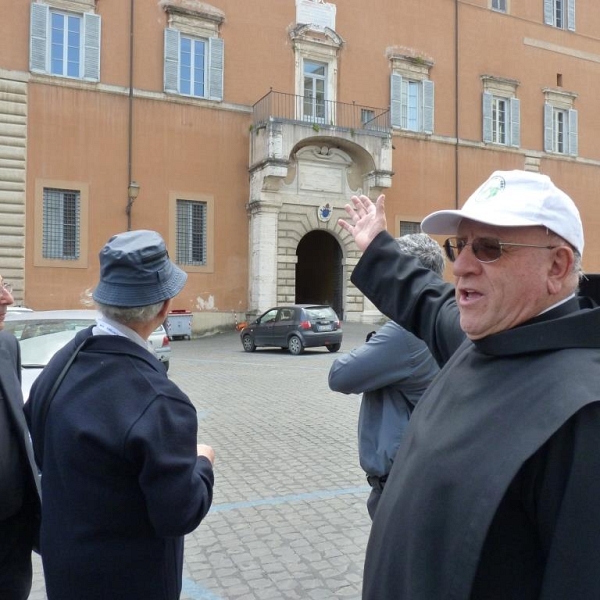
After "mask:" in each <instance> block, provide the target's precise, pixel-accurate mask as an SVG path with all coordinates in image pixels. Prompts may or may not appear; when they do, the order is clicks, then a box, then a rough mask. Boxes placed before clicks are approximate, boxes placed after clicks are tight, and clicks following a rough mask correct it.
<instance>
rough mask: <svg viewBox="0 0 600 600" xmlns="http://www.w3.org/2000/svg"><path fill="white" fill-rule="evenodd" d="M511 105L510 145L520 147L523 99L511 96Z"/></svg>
mask: <svg viewBox="0 0 600 600" xmlns="http://www.w3.org/2000/svg"><path fill="white" fill-rule="evenodd" d="M509 106H510V145H511V146H514V147H515V148H518V147H519V146H520V145H521V101H520V100H519V99H518V98H511V99H510V100H509Z"/></svg>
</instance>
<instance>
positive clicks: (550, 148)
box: [544, 103, 554, 152]
mask: <svg viewBox="0 0 600 600" xmlns="http://www.w3.org/2000/svg"><path fill="white" fill-rule="evenodd" d="M553 116H554V107H553V106H552V104H548V103H546V104H544V151H545V152H554V131H553V119H552V117H553Z"/></svg>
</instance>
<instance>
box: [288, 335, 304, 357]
mask: <svg viewBox="0 0 600 600" xmlns="http://www.w3.org/2000/svg"><path fill="white" fill-rule="evenodd" d="M288 350H289V351H290V354H302V353H303V352H304V346H303V345H302V340H301V339H300V338H299V337H298V336H297V335H293V336H292V337H291V338H290V339H289V341H288Z"/></svg>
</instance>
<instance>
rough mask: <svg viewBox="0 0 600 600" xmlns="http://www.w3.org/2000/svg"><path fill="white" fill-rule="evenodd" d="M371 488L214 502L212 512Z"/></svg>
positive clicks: (336, 494) (317, 497)
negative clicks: (222, 502) (221, 502)
mask: <svg viewBox="0 0 600 600" xmlns="http://www.w3.org/2000/svg"><path fill="white" fill-rule="evenodd" d="M370 490H371V487H370V486H368V485H362V486H360V487H354V488H340V489H338V490H322V491H317V492H306V493H305V494H290V495H288V496H276V497H273V498H259V499H257V500H245V501H243V502H227V503H224V504H216V505H215V504H213V506H212V507H211V509H210V512H211V513H216V512H225V511H229V510H239V509H241V508H251V507H253V506H265V505H269V506H275V505H277V504H286V503H288V502H299V501H301V500H326V499H328V498H336V497H337V496H343V495H345V494H363V493H364V492H368V491H370Z"/></svg>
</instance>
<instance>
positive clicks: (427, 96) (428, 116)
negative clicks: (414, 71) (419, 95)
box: [423, 79, 435, 133]
mask: <svg viewBox="0 0 600 600" xmlns="http://www.w3.org/2000/svg"><path fill="white" fill-rule="evenodd" d="M434 101H435V94H434V83H433V81H431V80H429V79H425V80H423V131H424V132H425V133H433V122H434V121H433V118H434Z"/></svg>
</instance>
